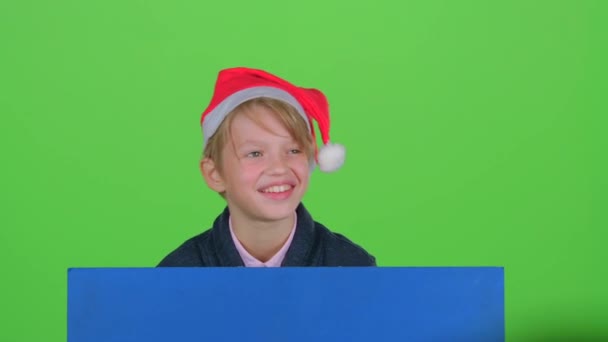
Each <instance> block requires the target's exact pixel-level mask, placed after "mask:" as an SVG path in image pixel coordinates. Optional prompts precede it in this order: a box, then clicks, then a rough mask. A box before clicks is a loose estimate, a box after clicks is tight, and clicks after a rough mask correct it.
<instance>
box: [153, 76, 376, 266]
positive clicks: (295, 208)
mask: <svg viewBox="0 0 608 342" xmlns="http://www.w3.org/2000/svg"><path fill="white" fill-rule="evenodd" d="M313 120H315V121H316V122H317V125H318V127H319V130H320V132H321V138H322V140H323V143H324V145H325V146H323V147H322V148H321V149H320V150H318V149H317V147H316V143H315V141H316V140H315V133H314V127H313ZM201 125H202V129H203V136H204V156H203V159H202V160H201V162H200V170H201V173H202V174H203V177H204V179H205V182H206V183H207V185H208V186H209V188H210V189H212V190H213V191H215V192H217V193H219V194H220V195H221V196H222V197H223V198H224V199H225V200H226V202H227V207H226V208H225V209H224V211H223V213H221V214H220V215H219V216H218V217H217V218H216V220H215V222H214V223H213V227H212V228H211V229H209V230H207V231H205V232H203V233H202V234H200V235H197V236H195V237H193V238H191V239H189V240H187V241H186V242H185V243H183V244H182V245H181V246H179V247H178V248H177V249H176V250H174V251H173V252H171V253H170V254H169V255H167V256H166V257H165V258H164V259H163V260H162V261H161V262H160V264H159V266H161V267H162V266H181V267H194V266H208V267H219V266H237V267H238V266H246V267H280V266H284V267H285V266H376V260H375V258H374V257H373V256H372V255H370V254H368V253H367V252H366V251H365V250H364V249H363V248H361V247H360V246H358V245H356V244H354V243H353V242H351V241H350V240H348V239H347V238H346V237H344V236H342V235H340V234H336V233H332V232H331V231H329V230H328V229H327V228H326V227H324V226H323V225H322V224H320V223H318V222H315V221H314V220H313V219H312V217H311V215H310V214H309V213H308V211H307V210H306V208H305V207H304V205H303V204H302V203H301V199H302V197H303V196H304V194H305V192H306V190H307V187H308V180H309V176H310V173H311V172H312V171H313V169H314V167H315V164H318V165H319V168H320V169H321V170H322V171H324V172H331V171H334V170H337V169H338V168H339V167H340V166H341V165H342V163H343V162H344V148H343V147H342V146H340V145H335V144H330V143H329V107H328V103H327V100H326V98H325V96H324V95H323V93H321V92H320V91H318V90H316V89H307V88H301V87H298V86H295V85H293V84H291V83H289V82H287V81H285V80H283V79H281V78H279V77H277V76H275V75H272V74H270V73H268V72H265V71H262V70H257V69H250V68H242V67H241V68H230V69H225V70H222V71H220V73H219V75H218V78H217V81H216V85H215V91H214V94H213V98H212V100H211V103H210V104H209V106H208V107H207V109H206V110H205V111H204V112H203V114H202V118H201Z"/></svg>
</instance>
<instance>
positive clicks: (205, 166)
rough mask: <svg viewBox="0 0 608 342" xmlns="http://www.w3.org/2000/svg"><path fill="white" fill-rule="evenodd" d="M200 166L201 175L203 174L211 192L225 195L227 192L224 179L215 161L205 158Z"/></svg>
mask: <svg viewBox="0 0 608 342" xmlns="http://www.w3.org/2000/svg"><path fill="white" fill-rule="evenodd" d="M199 166H200V169H201V173H202V174H203V178H205V182H206V183H207V186H208V187H209V188H211V190H213V191H215V192H218V193H223V192H224V191H226V186H225V185H224V179H223V178H222V176H221V175H220V171H219V170H218V168H217V165H216V164H215V162H214V161H213V160H211V159H209V158H204V159H203V160H201V162H200V165H199Z"/></svg>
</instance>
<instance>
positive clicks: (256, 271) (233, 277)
mask: <svg viewBox="0 0 608 342" xmlns="http://www.w3.org/2000/svg"><path fill="white" fill-rule="evenodd" d="M504 335H505V333H504V272H503V268H500V267H445V268H443V267H435V268H421V267H412V268H407V267H406V268H387V267H372V268H369V267H364V268H358V267H352V268H351V267H344V268H327V267H323V268H135V269H131V268H124V269H116V268H100V269H70V270H69V271H68V341H69V342H85V341H86V342H101V341H104V342H109V341H116V342H118V341H120V342H131V341H138V342H139V341H141V342H144V341H145V342H154V341H295V342H298V341H332V342H333V341H366V342H370V341H435V342H436V341H469V342H471V341H484V342H493V341H504V340H505V337H504Z"/></svg>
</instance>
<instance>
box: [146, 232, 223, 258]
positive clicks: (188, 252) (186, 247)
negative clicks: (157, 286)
mask: <svg viewBox="0 0 608 342" xmlns="http://www.w3.org/2000/svg"><path fill="white" fill-rule="evenodd" d="M210 239H211V229H209V230H206V231H204V232H202V233H200V234H198V235H196V236H193V237H191V238H190V239H188V240H186V241H185V242H184V243H182V244H181V245H180V246H178V247H177V248H176V249H175V250H173V251H172V252H171V253H169V254H168V255H167V256H166V257H164V258H163V260H161V262H160V263H159V264H158V267H170V266H179V267H198V266H204V264H205V262H204V259H205V256H206V254H207V253H209V252H211V251H212V249H210V248H209V247H208V246H207V245H208V244H209V241H210Z"/></svg>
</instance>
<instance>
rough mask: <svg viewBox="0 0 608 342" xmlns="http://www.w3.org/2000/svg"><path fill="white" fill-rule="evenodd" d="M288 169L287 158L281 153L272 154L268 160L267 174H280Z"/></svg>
mask: <svg viewBox="0 0 608 342" xmlns="http://www.w3.org/2000/svg"><path fill="white" fill-rule="evenodd" d="M288 169H289V166H288V162H287V156H286V155H284V154H281V153H273V154H272V155H271V156H270V157H269V158H268V168H267V170H268V173H270V174H282V173H285V172H287V170H288Z"/></svg>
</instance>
